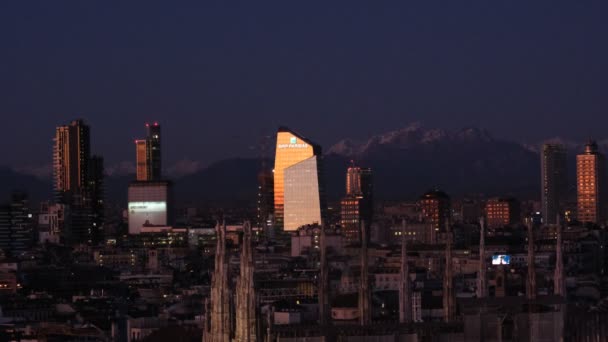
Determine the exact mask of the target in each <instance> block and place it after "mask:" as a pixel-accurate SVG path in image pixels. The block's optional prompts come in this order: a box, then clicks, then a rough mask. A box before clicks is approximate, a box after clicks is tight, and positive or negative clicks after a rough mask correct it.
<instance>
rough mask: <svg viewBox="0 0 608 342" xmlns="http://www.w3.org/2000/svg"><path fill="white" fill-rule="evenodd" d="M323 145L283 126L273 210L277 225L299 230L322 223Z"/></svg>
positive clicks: (275, 172)
mask: <svg viewBox="0 0 608 342" xmlns="http://www.w3.org/2000/svg"><path fill="white" fill-rule="evenodd" d="M320 159H321V147H320V146H319V145H317V144H315V143H313V142H312V141H310V140H308V139H306V138H304V137H302V136H301V135H299V134H297V133H295V132H293V131H292V130H290V129H289V128H286V127H280V128H279V129H278V132H277V145H276V154H275V162H274V211H275V220H276V226H277V227H282V228H283V229H284V230H296V229H298V228H299V227H300V226H302V225H305V224H312V223H320V222H321V216H322V215H321V211H322V208H323V196H322V187H321V186H320V174H321V173H320V162H321V160H320Z"/></svg>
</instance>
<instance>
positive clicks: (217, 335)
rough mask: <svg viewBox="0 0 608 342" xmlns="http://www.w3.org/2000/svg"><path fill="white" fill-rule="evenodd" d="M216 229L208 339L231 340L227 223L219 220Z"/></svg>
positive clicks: (217, 341)
mask: <svg viewBox="0 0 608 342" xmlns="http://www.w3.org/2000/svg"><path fill="white" fill-rule="evenodd" d="M215 231H216V234H217V245H216V248H215V270H214V271H213V278H212V281H211V324H210V325H211V329H210V332H209V334H208V337H209V338H208V341H205V342H224V341H229V340H230V334H231V331H230V289H229V286H228V279H229V278H228V263H227V261H226V223H225V222H224V223H223V224H221V225H220V223H219V222H218V223H217V225H216V227H215Z"/></svg>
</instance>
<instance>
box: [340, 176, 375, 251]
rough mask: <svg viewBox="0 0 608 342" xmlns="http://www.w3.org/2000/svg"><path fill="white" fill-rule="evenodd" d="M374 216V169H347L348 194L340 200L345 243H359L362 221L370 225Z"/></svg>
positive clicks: (341, 223)
mask: <svg viewBox="0 0 608 342" xmlns="http://www.w3.org/2000/svg"><path fill="white" fill-rule="evenodd" d="M372 216H373V185H372V170H371V169H369V168H360V167H354V166H353V167H349V168H348V170H347V171H346V196H345V197H344V198H343V199H342V200H341V201H340V225H341V227H342V234H343V236H344V240H345V243H347V244H350V243H359V242H360V241H361V236H360V235H361V222H362V221H363V222H365V223H366V224H367V225H370V224H371V222H372ZM368 231H369V230H368Z"/></svg>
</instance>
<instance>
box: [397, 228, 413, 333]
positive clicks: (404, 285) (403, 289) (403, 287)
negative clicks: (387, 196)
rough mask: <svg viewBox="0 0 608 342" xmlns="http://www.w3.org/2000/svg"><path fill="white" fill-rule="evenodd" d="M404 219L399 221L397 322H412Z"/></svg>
mask: <svg viewBox="0 0 608 342" xmlns="http://www.w3.org/2000/svg"><path fill="white" fill-rule="evenodd" d="M405 228H406V222H405V219H404V220H403V221H402V222H401V270H400V273H399V323H411V322H412V294H411V290H410V267H409V264H408V259H407V240H406V238H405Z"/></svg>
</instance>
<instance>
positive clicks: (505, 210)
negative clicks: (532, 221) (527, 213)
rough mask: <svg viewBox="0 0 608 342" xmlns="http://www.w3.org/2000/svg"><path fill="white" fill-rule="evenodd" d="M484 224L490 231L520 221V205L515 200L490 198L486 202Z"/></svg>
mask: <svg viewBox="0 0 608 342" xmlns="http://www.w3.org/2000/svg"><path fill="white" fill-rule="evenodd" d="M485 211H486V212H485V214H486V215H485V216H486V224H487V227H488V228H490V229H497V228H503V227H505V226H508V225H512V224H516V223H518V222H519V221H520V212H521V209H520V204H519V201H517V200H516V199H515V198H491V199H489V200H488V201H487V202H486V210H485Z"/></svg>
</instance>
